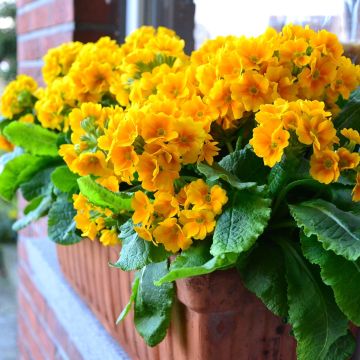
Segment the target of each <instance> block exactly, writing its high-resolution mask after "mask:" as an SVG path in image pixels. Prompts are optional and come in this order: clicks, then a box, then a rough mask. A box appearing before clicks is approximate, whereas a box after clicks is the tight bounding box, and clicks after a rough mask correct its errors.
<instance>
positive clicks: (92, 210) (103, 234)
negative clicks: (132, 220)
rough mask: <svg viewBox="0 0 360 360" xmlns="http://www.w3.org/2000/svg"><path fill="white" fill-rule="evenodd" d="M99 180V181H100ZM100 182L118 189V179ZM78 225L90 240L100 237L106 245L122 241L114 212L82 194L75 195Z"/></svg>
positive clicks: (111, 178) (84, 235)
mask: <svg viewBox="0 0 360 360" xmlns="http://www.w3.org/2000/svg"><path fill="white" fill-rule="evenodd" d="M98 182H99V181H98ZM100 184H101V185H103V186H104V187H106V188H108V189H109V190H112V191H117V190H118V189H117V181H116V179H114V178H113V177H109V178H107V179H105V180H103V181H100ZM73 200H74V208H75V210H77V214H76V215H75V218H74V220H75V222H76V227H77V228H78V229H79V230H81V232H82V236H83V237H88V238H89V239H90V240H95V239H96V238H99V241H100V242H101V243H102V244H103V245H104V246H113V245H117V244H119V243H120V240H119V237H118V233H117V230H116V226H115V225H116V222H115V220H114V214H113V212H112V211H111V210H109V209H103V208H100V207H96V206H94V205H92V204H90V202H89V201H88V200H87V198H86V197H85V196H83V195H82V194H78V195H77V194H75V195H73Z"/></svg>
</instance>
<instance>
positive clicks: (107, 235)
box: [99, 229, 120, 246]
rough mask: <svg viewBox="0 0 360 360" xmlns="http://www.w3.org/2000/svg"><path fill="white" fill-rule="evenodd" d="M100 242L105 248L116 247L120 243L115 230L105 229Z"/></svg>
mask: <svg viewBox="0 0 360 360" xmlns="http://www.w3.org/2000/svg"><path fill="white" fill-rule="evenodd" d="M99 240H100V242H101V243H102V244H103V245H104V246H114V245H117V244H119V243H120V241H119V238H118V234H117V232H116V230H115V229H111V230H108V229H104V230H102V231H101V236H100V239H99Z"/></svg>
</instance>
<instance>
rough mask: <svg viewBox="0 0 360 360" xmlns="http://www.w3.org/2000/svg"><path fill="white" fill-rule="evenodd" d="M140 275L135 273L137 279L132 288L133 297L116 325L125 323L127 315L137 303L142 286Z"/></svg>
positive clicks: (131, 296)
mask: <svg viewBox="0 0 360 360" xmlns="http://www.w3.org/2000/svg"><path fill="white" fill-rule="evenodd" d="M138 275H139V274H138V273H135V279H134V281H133V284H132V287H131V295H130V299H129V302H128V303H127V304H126V306H125V308H124V309H123V311H122V312H121V314H120V315H119V317H118V318H117V320H116V324H119V323H120V322H121V321H123V320H124V319H125V317H126V316H127V314H128V313H129V312H130V310H131V307H132V305H133V303H134V302H135V299H136V295H137V293H138V290H139V285H140V277H139V276H138Z"/></svg>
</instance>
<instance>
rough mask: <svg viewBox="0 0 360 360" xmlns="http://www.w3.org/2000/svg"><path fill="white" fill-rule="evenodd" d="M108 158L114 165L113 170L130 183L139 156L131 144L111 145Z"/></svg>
mask: <svg viewBox="0 0 360 360" xmlns="http://www.w3.org/2000/svg"><path fill="white" fill-rule="evenodd" d="M109 158H110V159H111V162H112V163H113V165H114V172H115V174H116V175H118V176H119V177H120V178H121V179H122V180H123V181H125V182H127V183H129V184H130V182H131V181H132V180H133V179H134V173H135V171H136V165H137V163H138V162H139V157H138V155H137V154H136V152H135V151H134V148H133V147H132V146H116V145H115V146H113V147H112V149H111V150H110V153H109Z"/></svg>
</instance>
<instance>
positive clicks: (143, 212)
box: [131, 191, 154, 226]
mask: <svg viewBox="0 0 360 360" xmlns="http://www.w3.org/2000/svg"><path fill="white" fill-rule="evenodd" d="M131 206H132V208H133V209H134V214H133V216H132V219H133V222H134V224H140V223H141V224H142V225H143V226H146V225H148V224H149V222H150V219H151V217H152V214H153V212H154V207H153V205H152V204H151V202H150V200H149V198H148V197H147V196H146V195H145V193H143V192H142V191H137V192H136V193H135V194H134V197H133V198H132V201H131Z"/></svg>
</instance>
